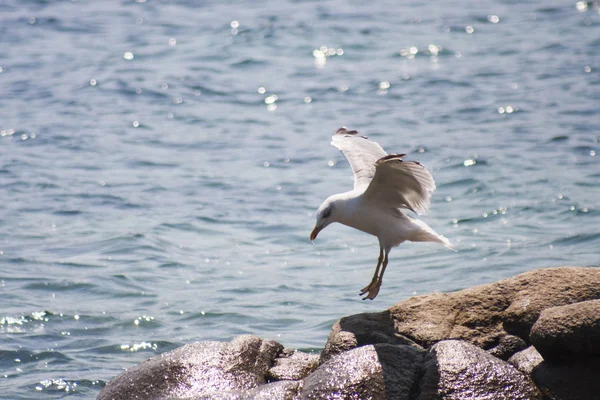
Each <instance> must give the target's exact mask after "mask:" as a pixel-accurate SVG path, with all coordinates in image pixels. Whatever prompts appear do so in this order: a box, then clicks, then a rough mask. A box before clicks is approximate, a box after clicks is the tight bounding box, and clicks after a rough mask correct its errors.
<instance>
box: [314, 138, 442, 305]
mask: <svg viewBox="0 0 600 400" xmlns="http://www.w3.org/2000/svg"><path fill="white" fill-rule="evenodd" d="M331 144H332V145H333V146H334V147H336V148H338V149H339V150H340V151H341V152H342V153H343V154H344V156H345V157H346V159H347V160H348V162H349V163H350V167H351V168H352V172H353V173H354V189H352V190H350V191H349V192H345V193H339V194H334V195H333V196H330V197H329V198H327V200H325V201H324V202H323V204H321V206H320V207H319V209H318V210H317V222H316V224H315V227H314V229H313V230H312V232H311V233H310V240H311V241H314V240H315V238H316V237H317V235H318V234H319V232H321V231H322V230H323V229H324V228H325V227H326V226H328V225H329V224H332V223H334V222H339V223H341V224H344V225H347V226H349V227H352V228H355V229H358V230H360V231H363V232H366V233H370V234H371V235H374V236H377V239H379V259H378V260H377V267H376V268H375V273H374V274H373V279H372V280H371V283H369V284H368V285H367V286H365V287H364V288H363V289H362V290H361V292H360V295H361V296H363V295H365V297H364V298H363V300H366V299H369V300H373V299H374V298H375V297H376V296H377V294H378V293H379V289H380V288H381V283H382V280H383V274H384V272H385V268H386V267H387V265H388V255H389V253H390V250H391V249H392V247H396V246H398V245H400V244H401V243H402V242H404V241H407V240H408V241H411V242H436V243H440V244H443V245H444V246H446V247H447V248H449V249H451V250H453V246H452V244H451V243H450V241H449V240H448V239H446V238H445V237H444V236H442V235H439V234H437V233H436V232H435V231H434V230H433V229H431V228H430V227H429V226H428V225H427V224H426V223H424V222H423V221H420V220H418V219H416V218H413V217H411V216H409V215H407V214H405V213H404V212H403V211H402V210H401V209H403V208H404V209H407V210H410V211H412V212H413V213H415V214H417V215H420V214H425V213H426V212H427V209H428V208H429V202H430V199H431V195H432V193H433V192H434V190H435V182H434V181H433V178H432V177H431V174H430V173H429V172H428V171H427V170H426V169H425V167H423V166H422V165H421V164H420V163H418V162H417V161H405V160H404V157H405V156H406V154H388V153H386V152H385V151H384V150H383V149H382V148H381V146H380V145H379V144H378V143H377V142H374V141H372V140H369V139H368V138H367V137H365V136H360V135H359V134H358V132H357V131H355V130H348V128H346V127H343V128H340V129H338V130H337V131H336V132H335V133H334V134H333V137H332V140H331ZM380 269H381V272H380Z"/></svg>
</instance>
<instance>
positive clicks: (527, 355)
mask: <svg viewBox="0 0 600 400" xmlns="http://www.w3.org/2000/svg"><path fill="white" fill-rule="evenodd" d="M542 361H544V359H543V358H542V356H541V355H540V353H538V351H537V350H536V349H535V347H533V346H529V347H528V348H526V349H525V350H522V351H520V352H518V353H516V354H515V355H513V356H512V357H511V358H509V359H508V362H509V363H510V364H512V365H513V366H514V367H515V368H516V369H518V370H519V371H521V372H522V373H524V374H527V375H531V372H532V371H533V369H534V368H535V367H537V366H538V365H539V364H540V363H541V362H542Z"/></svg>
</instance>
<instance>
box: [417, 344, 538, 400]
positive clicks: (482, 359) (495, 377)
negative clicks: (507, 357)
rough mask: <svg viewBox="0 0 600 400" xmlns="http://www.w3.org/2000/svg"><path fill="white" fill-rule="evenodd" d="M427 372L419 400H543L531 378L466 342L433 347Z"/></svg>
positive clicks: (426, 367) (425, 368)
mask: <svg viewBox="0 0 600 400" xmlns="http://www.w3.org/2000/svg"><path fill="white" fill-rule="evenodd" d="M424 371H425V372H424V375H423V378H422V380H421V385H420V392H419V393H418V396H417V399H418V400H431V399H444V400H451V399H452V400H459V399H479V400H485V399H489V400H497V399H506V400H508V399H510V400H519V399H523V400H525V399H539V400H541V399H542V398H543V397H542V394H541V393H540V391H539V390H538V389H537V387H536V386H535V384H534V383H533V382H532V380H531V379H530V378H529V377H528V376H526V375H524V374H523V373H521V372H520V371H518V370H517V369H516V368H514V367H513V366H512V365H510V364H508V363H507V362H505V361H502V360H500V359H498V358H496V357H493V356H491V355H490V354H488V353H487V352H485V351H484V350H482V349H480V348H479V347H476V346H474V345H472V344H469V343H466V342H463V341H458V340H445V341H441V342H438V343H437V344H435V345H434V346H432V347H431V349H430V350H429V353H428V354H427V356H426V357H425V364H424Z"/></svg>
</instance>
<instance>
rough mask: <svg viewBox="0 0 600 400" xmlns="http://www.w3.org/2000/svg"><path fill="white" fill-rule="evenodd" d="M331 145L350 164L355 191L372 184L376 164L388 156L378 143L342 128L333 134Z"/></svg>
mask: <svg viewBox="0 0 600 400" xmlns="http://www.w3.org/2000/svg"><path fill="white" fill-rule="evenodd" d="M331 144H332V145H333V146H334V147H337V148H338V149H339V150H340V151H341V152H342V153H343V154H344V156H345V157H346V159H347V160H348V162H349V163H350V167H351V168H352V172H353V173H354V188H355V189H356V188H357V187H359V186H363V185H364V186H366V185H368V184H369V182H371V180H372V179H373V176H374V175H375V163H376V162H377V160H379V159H381V158H382V157H385V156H386V155H387V153H386V152H385V151H384V150H383V149H382V148H381V146H380V145H379V144H378V143H377V142H374V141H372V140H369V139H368V138H366V137H365V136H360V135H359V134H358V132H357V131H350V130H348V129H346V128H340V129H338V130H337V131H336V132H335V133H334V134H333V137H332V138H331Z"/></svg>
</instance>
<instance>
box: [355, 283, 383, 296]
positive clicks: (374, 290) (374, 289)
mask: <svg viewBox="0 0 600 400" xmlns="http://www.w3.org/2000/svg"><path fill="white" fill-rule="evenodd" d="M380 288H381V281H380V280H379V279H373V280H372V281H371V283H369V285H368V286H366V287H364V288H363V289H362V290H361V291H360V295H361V296H363V295H365V294H366V296H365V297H363V300H367V299H369V300H373V299H374V298H375V297H377V294H378V293H379V289H380Z"/></svg>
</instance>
